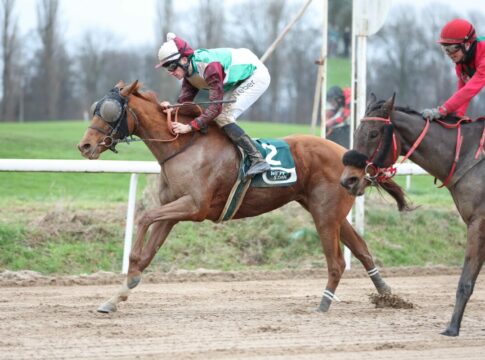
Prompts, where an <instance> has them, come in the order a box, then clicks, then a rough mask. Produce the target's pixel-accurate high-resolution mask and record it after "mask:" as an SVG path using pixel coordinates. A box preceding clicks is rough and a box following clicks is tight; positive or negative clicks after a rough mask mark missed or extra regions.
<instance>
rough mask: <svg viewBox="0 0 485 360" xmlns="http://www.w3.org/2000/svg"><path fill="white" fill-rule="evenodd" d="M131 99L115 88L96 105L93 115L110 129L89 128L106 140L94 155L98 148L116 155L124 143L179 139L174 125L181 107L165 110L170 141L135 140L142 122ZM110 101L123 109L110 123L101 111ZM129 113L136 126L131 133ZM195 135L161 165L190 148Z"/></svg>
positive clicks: (154, 140)
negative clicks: (134, 135) (104, 103)
mask: <svg viewBox="0 0 485 360" xmlns="http://www.w3.org/2000/svg"><path fill="white" fill-rule="evenodd" d="M129 99H130V97H129V96H123V95H121V94H120V89H118V88H113V89H112V90H110V92H109V93H108V94H107V95H106V96H104V97H103V98H102V99H101V100H100V101H98V102H97V103H96V107H95V110H94V113H93V115H96V116H98V117H99V118H100V119H101V120H103V122H104V123H105V124H107V125H108V126H109V129H108V130H105V129H102V128H100V127H98V126H95V125H90V126H89V128H91V129H93V130H96V131H98V132H99V133H101V134H103V135H104V138H102V139H101V141H100V142H98V143H97V144H96V146H95V147H94V148H93V150H92V152H93V153H94V151H95V150H96V149H97V148H98V146H104V147H106V148H107V149H109V150H111V151H113V152H114V153H118V151H117V150H116V145H117V144H119V143H123V142H124V143H131V142H136V141H153V142H172V141H175V140H177V139H178V137H179V134H178V133H175V131H174V129H173V128H174V123H176V122H178V115H179V110H180V108H181V107H176V108H168V109H166V110H165V113H166V114H167V116H166V124H167V128H168V131H169V133H170V134H171V135H172V136H173V137H171V138H168V139H147V138H139V139H134V138H133V134H134V133H135V132H136V130H137V129H138V128H139V125H140V121H139V120H138V116H137V115H136V113H135V111H134V110H133V109H132V108H131V107H130V106H129V105H128V102H129ZM108 100H109V101H115V102H116V103H117V104H118V105H119V107H120V108H121V111H120V112H119V115H118V116H117V118H116V119H115V120H114V121H109V120H110V119H105V118H104V117H103V116H102V114H101V111H100V109H101V106H102V105H103V102H105V101H108ZM194 105H196V107H197V109H198V111H199V113H202V108H201V107H200V106H199V105H197V104H194ZM128 112H129V113H130V114H131V116H132V118H133V121H134V124H135V125H134V128H133V130H132V131H131V132H130V131H129V125H128ZM173 112H175V114H174V115H173V114H172V113H173ZM194 135H195V132H193V133H192V137H191V140H190V141H189V142H188V143H187V144H185V145H184V146H183V147H182V148H181V149H180V150H179V151H177V152H176V153H174V154H172V155H170V156H169V157H167V158H166V159H164V160H163V161H162V162H161V163H162V164H163V163H164V162H165V161H167V160H169V159H171V158H173V157H174V156H175V155H177V154H179V153H180V152H182V151H184V150H185V149H186V148H187V147H189V146H190V145H191V143H192V140H193V138H194Z"/></svg>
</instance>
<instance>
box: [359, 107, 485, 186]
mask: <svg viewBox="0 0 485 360" xmlns="http://www.w3.org/2000/svg"><path fill="white" fill-rule="evenodd" d="M362 121H382V122H384V123H385V124H386V125H391V124H392V122H391V118H390V117H387V118H382V117H365V118H363V119H362ZM470 121H471V120H470V119H469V118H461V119H460V120H459V121H458V122H456V123H454V124H449V123H446V122H444V121H441V120H436V122H437V123H438V124H440V125H441V126H443V127H444V128H447V129H455V128H456V129H457V138H456V146H455V157H454V159H453V163H452V165H451V169H450V172H449V174H448V176H447V177H446V179H445V181H443V183H442V184H441V185H440V186H438V188H442V187H444V186H446V185H447V184H448V183H449V182H450V180H451V179H452V178H453V175H454V173H455V170H456V166H457V164H458V159H459V158H460V152H461V146H462V144H463V136H462V135H461V124H462V123H464V122H470ZM430 123H431V122H430V119H429V118H427V119H426V124H425V125H424V128H423V130H422V131H421V134H420V135H419V136H418V138H417V139H416V141H415V142H414V144H413V145H412V146H411V148H410V149H409V151H408V152H407V153H406V155H405V156H404V157H403V159H402V160H401V162H400V163H401V164H402V163H403V162H404V161H406V160H407V159H409V157H410V156H411V155H412V154H413V153H414V151H415V150H416V149H417V148H418V146H419V145H420V144H421V142H422V141H423V139H424V137H425V136H426V134H427V132H428V130H429V127H430ZM383 137H384V135H383V136H382V137H381V139H380V141H379V144H377V147H376V149H375V150H374V153H373V154H372V156H371V157H370V158H369V160H367V162H366V163H367V165H366V167H365V170H364V171H365V175H364V177H365V178H366V179H367V180H369V181H370V182H384V181H386V180H388V179H390V178H392V177H393V176H394V175H395V174H396V171H397V169H396V167H394V164H395V163H396V161H397V157H398V155H397V140H396V134H395V132H394V131H393V133H392V142H393V157H392V162H391V165H390V166H388V167H379V166H376V165H375V164H374V163H373V161H374V158H375V157H376V155H377V154H378V152H379V150H380V148H381V147H382V143H383ZM484 144H485V127H484V130H483V133H482V137H481V139H480V146H479V148H478V150H477V152H476V154H475V159H477V158H478V156H479V155H480V153H484V152H485V150H484V149H483V146H484ZM369 170H373V172H374V175H371V174H370V171H369ZM435 183H436V179H435Z"/></svg>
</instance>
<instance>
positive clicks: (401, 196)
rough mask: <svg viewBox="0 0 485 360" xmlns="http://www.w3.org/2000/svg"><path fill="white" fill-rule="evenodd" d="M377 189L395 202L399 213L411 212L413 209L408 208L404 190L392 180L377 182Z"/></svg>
mask: <svg viewBox="0 0 485 360" xmlns="http://www.w3.org/2000/svg"><path fill="white" fill-rule="evenodd" d="M377 189H383V190H384V191H386V192H387V193H388V194H389V195H391V196H392V197H393V198H394V200H396V203H397V208H398V209H399V211H411V210H414V209H415V208H414V207H411V206H409V204H408V201H407V199H406V194H405V192H404V190H403V189H402V188H401V187H400V186H399V185H398V184H397V183H396V182H395V181H394V180H392V179H389V180H387V181H383V182H378V183H377Z"/></svg>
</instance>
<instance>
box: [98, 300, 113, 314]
mask: <svg viewBox="0 0 485 360" xmlns="http://www.w3.org/2000/svg"><path fill="white" fill-rule="evenodd" d="M116 310H117V308H116V305H115V304H113V303H111V302H109V301H106V302H105V303H104V304H102V305H101V306H100V307H99V308H98V312H100V313H103V314H109V313H113V312H115V311H116Z"/></svg>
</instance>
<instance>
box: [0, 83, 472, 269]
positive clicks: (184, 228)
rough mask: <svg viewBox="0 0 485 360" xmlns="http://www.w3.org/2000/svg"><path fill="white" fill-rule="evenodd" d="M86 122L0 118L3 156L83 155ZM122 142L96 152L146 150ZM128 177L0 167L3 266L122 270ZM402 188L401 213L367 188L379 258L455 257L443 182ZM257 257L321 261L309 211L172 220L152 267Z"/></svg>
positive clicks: (456, 238)
mask: <svg viewBox="0 0 485 360" xmlns="http://www.w3.org/2000/svg"><path fill="white" fill-rule="evenodd" d="M336 82H338V81H336ZM241 124H242V126H243V127H244V128H245V129H246V131H247V132H248V133H250V134H251V135H253V136H264V137H281V136H285V135H289V134H295V133H309V132H310V129H309V127H308V126H298V125H284V126H283V125H278V124H267V123H248V122H241ZM86 127H87V124H86V123H82V122H79V121H77V122H49V123H27V124H0V144H1V146H0V158H38V159H80V156H79V155H78V152H77V150H76V148H75V144H77V142H78V141H79V139H80V138H81V137H82V134H83V133H84V131H85V128H86ZM119 150H120V154H118V155H115V154H112V153H109V154H108V153H105V156H104V157H103V159H105V160H106V159H113V160H152V156H151V154H150V153H149V152H148V150H147V149H146V148H145V146H144V145H143V144H141V143H136V144H131V145H129V146H128V145H121V146H119ZM398 181H399V182H400V183H401V184H404V181H405V179H404V178H403V177H401V178H399V179H398ZM146 184H147V177H146V176H140V182H139V186H138V189H139V191H138V192H139V194H138V199H140V203H141V205H140V206H143V204H144V203H146V199H147V197H146V195H144V194H143V190H144V188H145V186H146ZM128 185H129V175H128V174H58V173H1V172H0V249H1V250H0V271H1V270H4V269H9V270H20V269H30V270H35V271H40V272H43V273H54V272H55V273H65V274H78V273H83V272H94V271H98V270H106V271H119V269H120V267H121V256H122V247H123V246H122V241H123V234H124V216H125V208H126V202H127V193H128ZM408 195H409V198H410V200H411V202H412V203H413V204H414V205H419V206H420V207H419V208H418V209H417V210H415V211H413V212H411V213H407V214H399V213H398V211H397V209H396V206H395V204H393V203H392V201H391V199H390V198H389V197H384V198H382V197H381V196H380V195H378V194H377V193H376V192H375V191H373V192H371V194H370V196H367V197H366V225H365V231H366V234H365V239H366V241H367V243H368V245H369V247H370V249H371V252H372V253H373V255H374V257H375V258H376V260H377V263H378V264H379V265H380V266H405V265H436V264H445V265H459V264H461V262H462V257H463V251H464V244H465V227H464V225H463V222H462V221H461V220H460V218H459V216H458V213H457V211H456V210H455V209H454V205H453V203H452V200H451V198H450V196H449V194H448V192H447V191H446V190H438V189H436V188H435V187H434V186H433V183H432V178H430V177H428V176H415V177H413V178H412V187H411V190H410V191H409V192H408ZM354 261H355V259H354ZM256 266H257V267H259V268H265V269H280V268H302V267H306V268H307V267H321V266H324V261H323V255H322V252H321V247H320V245H319V242H318V239H317V238H316V236H315V233H314V231H313V225H312V222H311V219H310V217H309V216H308V215H307V214H306V213H305V212H304V211H303V210H301V209H300V208H299V206H297V205H290V206H286V207H284V208H283V209H281V210H277V211H275V212H273V213H271V214H265V215H263V216H260V217H257V218H253V219H245V220H240V221H233V222H229V223H227V224H224V225H220V224H213V223H210V222H203V223H201V224H192V223H182V224H179V225H178V226H177V227H176V228H175V229H174V231H173V232H172V233H171V234H170V236H169V238H168V240H167V242H166V244H165V245H164V246H163V247H162V249H161V250H160V251H159V254H158V255H157V256H156V258H155V259H154V261H153V263H152V266H151V267H150V269H151V270H164V271H166V270H170V269H173V268H185V269H195V268H199V267H205V268H215V269H224V270H229V269H245V268H248V267H256Z"/></svg>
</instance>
